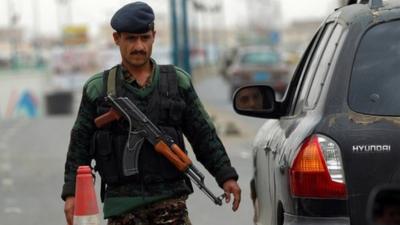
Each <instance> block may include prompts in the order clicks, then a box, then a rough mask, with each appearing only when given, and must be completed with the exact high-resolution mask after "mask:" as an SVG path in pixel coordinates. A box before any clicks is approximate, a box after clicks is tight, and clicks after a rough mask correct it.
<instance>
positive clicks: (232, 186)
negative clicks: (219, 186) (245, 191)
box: [223, 180, 242, 211]
mask: <svg viewBox="0 0 400 225" xmlns="http://www.w3.org/2000/svg"><path fill="white" fill-rule="evenodd" d="M223 189H224V192H225V201H226V203H229V202H230V201H231V194H233V203H232V210H233V211H236V210H237V209H238V208H239V204H240V193H241V192H242V191H241V190H240V187H239V185H238V183H237V182H236V181H235V180H227V181H225V183H224V185H223Z"/></svg>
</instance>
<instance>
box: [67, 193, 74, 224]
mask: <svg viewBox="0 0 400 225" xmlns="http://www.w3.org/2000/svg"><path fill="white" fill-rule="evenodd" d="M74 208H75V197H73V196H72V197H67V199H65V204H64V214H65V219H66V220H67V224H68V225H72V221H73V218H74Z"/></svg>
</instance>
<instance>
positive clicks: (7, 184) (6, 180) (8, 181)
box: [1, 178, 14, 188]
mask: <svg viewBox="0 0 400 225" xmlns="http://www.w3.org/2000/svg"><path fill="white" fill-rule="evenodd" d="M1 185H3V187H5V188H9V187H12V186H14V180H13V179H11V178H4V179H3V180H2V181H1Z"/></svg>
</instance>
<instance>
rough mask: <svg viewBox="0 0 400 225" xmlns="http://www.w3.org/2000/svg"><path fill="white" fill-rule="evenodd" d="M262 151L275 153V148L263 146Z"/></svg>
mask: <svg viewBox="0 0 400 225" xmlns="http://www.w3.org/2000/svg"><path fill="white" fill-rule="evenodd" d="M264 151H265V153H268V152H272V153H273V154H276V149H272V148H270V147H269V146H265V147H264Z"/></svg>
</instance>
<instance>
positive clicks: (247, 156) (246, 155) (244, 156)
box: [240, 152, 251, 159]
mask: <svg viewBox="0 0 400 225" xmlns="http://www.w3.org/2000/svg"><path fill="white" fill-rule="evenodd" d="M250 156H251V154H250V153H248V152H240V157H242V159H248V158H250Z"/></svg>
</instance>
